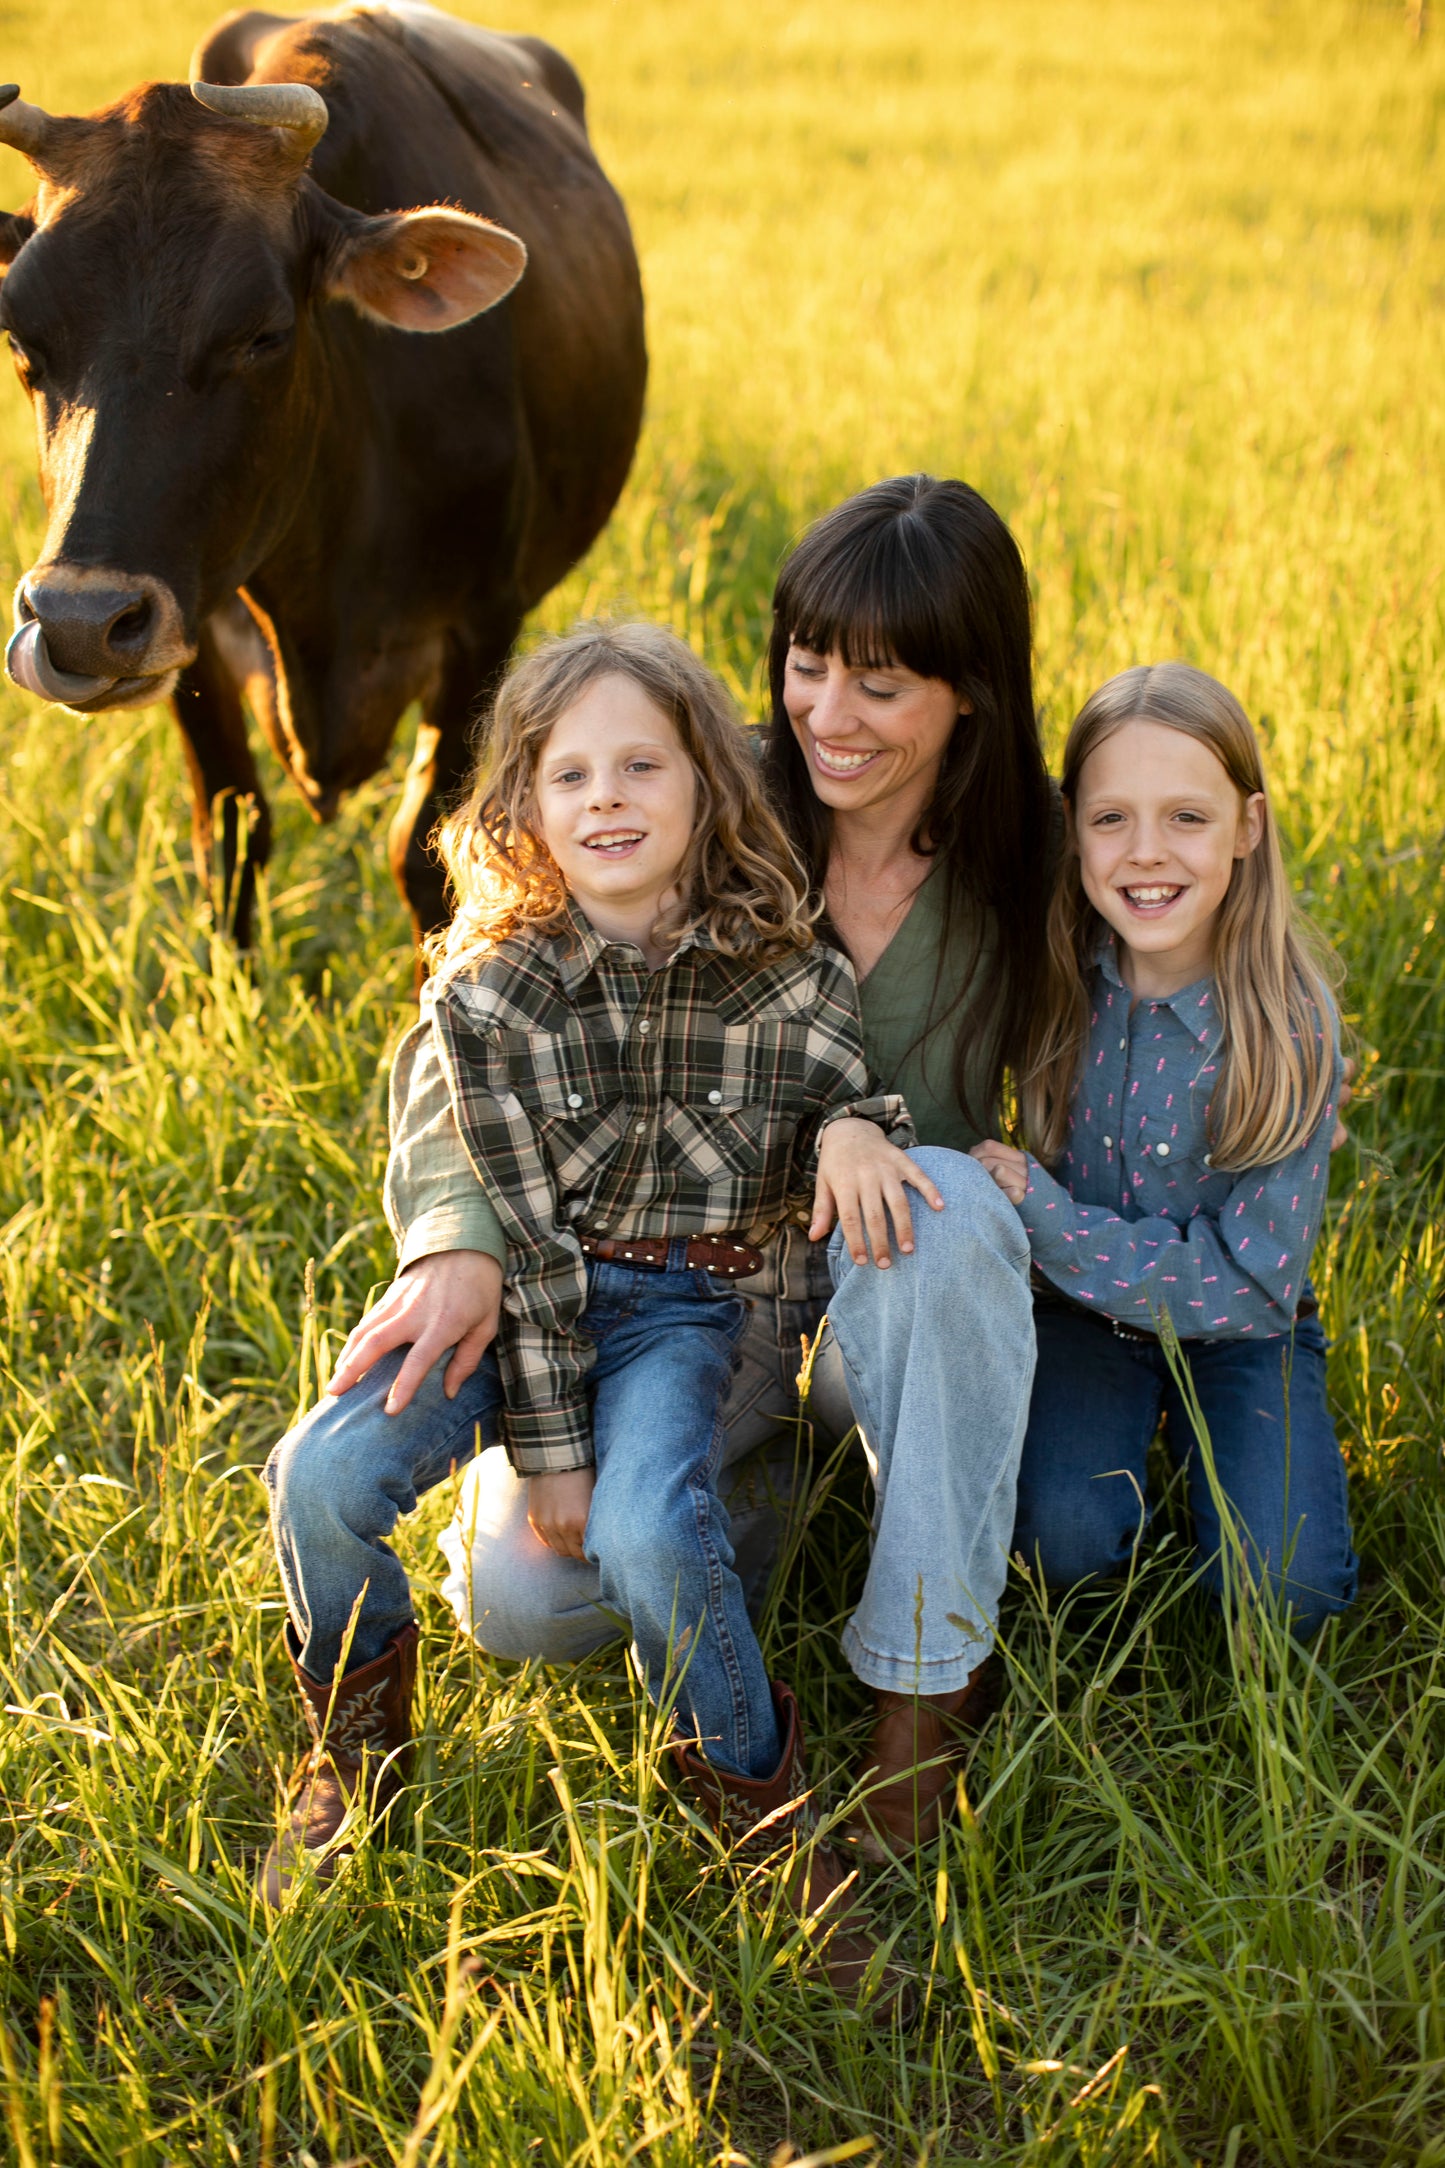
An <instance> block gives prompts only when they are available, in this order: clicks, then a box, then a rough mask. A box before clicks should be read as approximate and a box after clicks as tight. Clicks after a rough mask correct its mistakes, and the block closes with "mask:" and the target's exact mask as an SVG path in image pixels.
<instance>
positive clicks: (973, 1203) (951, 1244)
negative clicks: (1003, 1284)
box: [909, 1144, 1029, 1283]
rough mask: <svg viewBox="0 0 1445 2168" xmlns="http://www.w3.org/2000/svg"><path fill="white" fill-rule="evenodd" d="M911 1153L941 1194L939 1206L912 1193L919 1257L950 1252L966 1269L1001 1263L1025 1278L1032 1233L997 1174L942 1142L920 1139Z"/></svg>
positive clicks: (929, 1259)
mask: <svg viewBox="0 0 1445 2168" xmlns="http://www.w3.org/2000/svg"><path fill="white" fill-rule="evenodd" d="M909 1156H910V1157H911V1158H912V1159H914V1160H916V1161H917V1163H918V1165H919V1166H920V1167H921V1168H922V1170H923V1172H924V1173H925V1174H926V1175H927V1176H928V1178H929V1180H930V1181H931V1182H932V1183H933V1185H934V1187H935V1188H936V1189H937V1191H938V1193H939V1195H940V1196H941V1197H942V1199H943V1210H942V1211H941V1212H935V1211H934V1210H933V1209H932V1207H931V1206H929V1205H927V1204H925V1203H924V1202H923V1200H922V1199H921V1198H917V1197H910V1199H909V1210H910V1213H911V1216H912V1220H913V1236H914V1245H915V1246H914V1256H915V1258H916V1259H918V1260H919V1261H920V1262H921V1263H924V1264H925V1265H927V1264H928V1263H931V1262H932V1261H933V1260H934V1258H935V1257H936V1258H938V1259H940V1260H941V1259H944V1258H947V1259H949V1260H951V1261H952V1263H953V1265H954V1268H955V1272H958V1271H962V1272H963V1273H969V1272H973V1271H979V1270H982V1271H985V1272H987V1271H989V1270H991V1269H996V1268H997V1267H998V1266H999V1265H1003V1266H1006V1267H1008V1269H1009V1271H1010V1273H1011V1274H1014V1275H1017V1276H1018V1277H1019V1278H1020V1279H1021V1280H1023V1281H1024V1282H1025V1283H1026V1281H1027V1274H1028V1264H1029V1241H1028V1236H1027V1234H1026V1233H1025V1231H1024V1224H1023V1221H1022V1220H1021V1219H1020V1218H1019V1216H1018V1213H1017V1212H1016V1211H1015V1210H1014V1208H1013V1206H1012V1205H1011V1204H1010V1203H1009V1201H1008V1199H1007V1197H1005V1195H1004V1193H1003V1191H1002V1190H1001V1189H1000V1188H999V1186H998V1184H997V1183H996V1182H995V1181H994V1179H993V1177H992V1176H991V1175H989V1174H986V1173H985V1171H984V1169H983V1168H982V1167H981V1166H980V1165H979V1162H978V1161H977V1160H976V1159H970V1158H969V1156H968V1154H967V1152H954V1151H949V1150H948V1149H947V1148H946V1147H944V1146H942V1145H927V1144H925V1145H919V1146H918V1147H917V1148H916V1149H915V1150H914V1151H913V1152H912V1153H910V1155H909Z"/></svg>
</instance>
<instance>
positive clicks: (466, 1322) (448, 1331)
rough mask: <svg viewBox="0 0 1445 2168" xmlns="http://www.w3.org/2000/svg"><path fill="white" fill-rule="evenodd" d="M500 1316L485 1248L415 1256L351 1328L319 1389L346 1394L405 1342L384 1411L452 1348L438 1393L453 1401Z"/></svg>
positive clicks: (391, 1410) (493, 1265)
mask: <svg viewBox="0 0 1445 2168" xmlns="http://www.w3.org/2000/svg"><path fill="white" fill-rule="evenodd" d="M501 1313H502V1268H501V1266H500V1265H499V1264H498V1263H497V1260H496V1258H495V1257H488V1256H487V1254H486V1252H485V1251H484V1250H438V1251H437V1252H436V1254H435V1255H434V1256H431V1257H419V1258H418V1259H417V1261H416V1263H415V1264H414V1265H408V1266H407V1269H406V1271H405V1272H404V1273H403V1274H402V1275H401V1278H400V1279H399V1280H393V1281H392V1283H391V1285H390V1287H389V1288H388V1289H387V1291H386V1293H385V1294H384V1295H383V1296H382V1298H381V1300H380V1302H379V1303H378V1304H377V1306H376V1308H375V1309H374V1310H372V1311H371V1312H370V1313H369V1314H368V1315H367V1316H366V1317H364V1318H363V1319H362V1320H361V1323H360V1324H359V1325H358V1326H357V1327H356V1329H355V1331H354V1332H353V1333H352V1335H351V1337H350V1339H349V1340H348V1341H347V1343H346V1345H345V1347H344V1348H343V1349H342V1350H341V1360H340V1361H339V1362H338V1363H337V1365H336V1369H335V1371H334V1372H333V1374H332V1379H331V1383H330V1384H329V1385H328V1386H327V1388H326V1390H327V1392H328V1393H346V1392H350V1390H351V1388H352V1386H353V1385H355V1384H356V1383H357V1382H358V1381H359V1380H360V1379H361V1378H364V1377H365V1376H366V1373H367V1371H368V1370H369V1369H370V1368H371V1366H372V1364H373V1363H374V1362H379V1361H380V1359H381V1357H382V1356H383V1355H389V1354H390V1353H391V1351H392V1349H393V1348H398V1347H407V1346H410V1348H411V1353H410V1354H409V1355H408V1356H407V1358H406V1361H405V1362H404V1363H403V1364H402V1366H401V1368H400V1370H398V1372H397V1374H396V1376H395V1378H394V1379H393V1380H392V1386H391V1391H390V1392H389V1393H388V1394H387V1396H386V1412H387V1414H388V1415H400V1413H401V1411H402V1409H403V1408H404V1407H405V1406H406V1405H407V1403H408V1402H409V1401H410V1399H411V1397H412V1395H413V1394H414V1393H415V1391H416V1389H417V1387H418V1386H419V1385H420V1383H421V1381H422V1379H423V1378H424V1377H425V1376H426V1374H427V1372H428V1371H429V1370H430V1369H431V1367H432V1365H433V1364H434V1363H435V1362H436V1361H437V1360H438V1358H439V1357H440V1356H442V1355H444V1354H445V1353H446V1350H447V1349H448V1348H454V1349H455V1350H456V1353H455V1354H454V1355H453V1356H452V1359H451V1361H450V1362H449V1363H448V1364H447V1374H446V1376H445V1377H444V1378H443V1379H442V1390H443V1391H444V1392H445V1394H446V1396H447V1398H448V1400H455V1398H456V1396H457V1394H458V1393H459V1392H460V1391H461V1389H462V1387H463V1386H464V1385H465V1384H466V1382H467V1379H468V1378H469V1377H470V1376H471V1374H472V1372H473V1371H474V1370H475V1369H476V1367H477V1364H478V1363H479V1362H480V1361H481V1359H482V1357H483V1356H484V1355H485V1354H486V1352H487V1349H488V1348H489V1347H490V1346H491V1344H492V1341H493V1340H494V1339H495V1338H496V1333H497V1321H498V1319H499V1318H500V1316H501Z"/></svg>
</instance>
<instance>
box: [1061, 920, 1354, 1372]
mask: <svg viewBox="0 0 1445 2168" xmlns="http://www.w3.org/2000/svg"><path fill="white" fill-rule="evenodd" d="M1091 993H1092V1001H1091V1013H1090V1019H1089V1040H1088V1051H1087V1054H1086V1056H1085V1061H1084V1071H1083V1076H1082V1078H1081V1080H1080V1083H1079V1087H1078V1090H1077V1091H1076V1093H1075V1095H1074V1102H1073V1106H1072V1108H1071V1110H1070V1114H1069V1128H1068V1137H1067V1141H1066V1143H1065V1146H1064V1152H1063V1157H1062V1158H1061V1160H1060V1162H1059V1166H1058V1170H1057V1176H1055V1175H1053V1174H1050V1173H1049V1172H1048V1170H1047V1169H1046V1168H1045V1167H1043V1166H1041V1165H1040V1163H1039V1161H1038V1160H1037V1159H1035V1158H1034V1157H1033V1156H1032V1154H1030V1155H1029V1162H1028V1168H1029V1186H1028V1192H1027V1194H1026V1196H1025V1198H1024V1201H1023V1203H1022V1204H1021V1205H1020V1207H1019V1214H1020V1217H1021V1218H1022V1220H1023V1222H1024V1225H1025V1226H1026V1227H1027V1229H1028V1234H1029V1245H1030V1248H1031V1249H1032V1252H1033V1258H1034V1263H1035V1264H1036V1265H1037V1266H1038V1268H1039V1270H1040V1271H1041V1272H1042V1273H1043V1274H1044V1276H1045V1278H1046V1279H1048V1280H1049V1282H1050V1283H1051V1284H1052V1285H1053V1286H1054V1287H1056V1288H1058V1289H1059V1291H1060V1293H1062V1294H1064V1295H1067V1296H1068V1297H1069V1299H1070V1300H1071V1301H1073V1302H1078V1303H1083V1304H1085V1305H1087V1306H1088V1307H1089V1308H1090V1309H1095V1310H1100V1311H1102V1312H1103V1313H1104V1314H1105V1315H1107V1316H1109V1317H1116V1318H1122V1319H1124V1320H1125V1321H1126V1322H1128V1323H1129V1324H1131V1325H1134V1326H1137V1327H1139V1328H1140V1329H1142V1330H1144V1331H1150V1330H1152V1329H1154V1327H1155V1321H1156V1319H1157V1318H1158V1316H1159V1314H1160V1313H1161V1312H1162V1311H1164V1310H1167V1311H1168V1312H1169V1315H1170V1317H1171V1318H1172V1319H1173V1322H1174V1327H1175V1330H1176V1331H1177V1332H1178V1334H1179V1336H1180V1338H1181V1339H1185V1340H1191V1339H1196V1340H1197V1339H1217V1340H1228V1339H1245V1338H1266V1337H1268V1336H1270V1335H1272V1334H1277V1333H1284V1332H1287V1331H1288V1330H1289V1328H1290V1326H1291V1325H1292V1324H1293V1322H1294V1317H1295V1312H1296V1309H1297V1307H1298V1305H1299V1300H1300V1297H1301V1295H1302V1294H1303V1293H1304V1291H1305V1288H1306V1285H1307V1282H1306V1273H1307V1270H1308V1267H1309V1261H1310V1252H1311V1251H1312V1250H1313V1248H1314V1245H1315V1237H1316V1235H1317V1234H1318V1232H1319V1225H1320V1215H1321V1212H1322V1210H1323V1207H1324V1199H1325V1190H1326V1187H1327V1184H1328V1181H1329V1162H1330V1142H1331V1139H1332V1137H1333V1135H1334V1128H1335V1112H1336V1108H1337V1106H1338V1104H1339V1091H1340V1082H1341V1076H1342V1063H1341V1057H1340V1051H1339V1046H1338V1043H1337V1038H1336V1033H1335V1029H1334V1020H1333V1018H1332V1017H1325V1018H1322V1019H1320V1021H1319V1024H1318V1032H1319V1036H1320V1038H1321V1040H1322V1041H1323V1039H1324V1037H1325V1034H1326V1033H1327V1032H1328V1034H1329V1037H1330V1042H1331V1050H1332V1054H1333V1062H1334V1072H1333V1081H1332V1083H1331V1087H1330V1096H1329V1102H1328V1104H1327V1106H1326V1107H1325V1110H1324V1113H1323V1114H1322V1116H1321V1117H1320V1121H1319V1124H1318V1126H1317V1127H1316V1129H1315V1131H1314V1133H1313V1135H1312V1136H1310V1137H1309V1138H1308V1139H1307V1140H1306V1142H1305V1143H1304V1144H1303V1145H1302V1146H1301V1147H1300V1148H1299V1150H1297V1151H1294V1152H1291V1153H1290V1154H1289V1156H1288V1158H1286V1159H1281V1160H1277V1161H1276V1162H1275V1163H1274V1164H1273V1165H1272V1166H1267V1167H1252V1168H1250V1169H1248V1170H1247V1171H1246V1172H1244V1173H1238V1172H1232V1173H1223V1172H1218V1171H1216V1170H1215V1169H1214V1168H1213V1167H1211V1166H1210V1164H1209V1133H1208V1129H1207V1127H1206V1115H1207V1112H1208V1107H1209V1099H1210V1094H1211V1093H1212V1091H1213V1089H1214V1086H1215V1083H1216V1081H1217V1078H1218V1054H1219V1037H1220V1026H1219V1012H1218V1009H1217V1007H1216V1005H1215V1000H1214V986H1213V981H1212V980H1210V979H1199V980H1197V981H1196V982H1195V984H1194V985H1193V986H1187V987H1185V988H1184V990H1183V992H1182V993H1177V994H1171V995H1170V996H1169V997H1168V999H1167V1000H1160V1001H1153V1000H1147V999H1143V1000H1139V1001H1137V1002H1133V997H1132V996H1131V994H1130V992H1129V990H1128V988H1127V987H1126V986H1125V985H1124V984H1123V982H1122V981H1121V979H1120V977H1119V972H1118V966H1117V963H1116V960H1115V953H1114V944H1113V941H1112V940H1110V941H1109V942H1108V943H1107V945H1106V946H1105V947H1103V948H1102V949H1101V950H1100V953H1099V957H1098V960H1097V962H1096V963H1095V966H1094V975H1093V984H1092V988H1091ZM1131 1002H1133V1006H1132V1008H1131Z"/></svg>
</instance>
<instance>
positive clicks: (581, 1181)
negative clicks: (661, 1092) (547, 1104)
mask: <svg viewBox="0 0 1445 2168" xmlns="http://www.w3.org/2000/svg"><path fill="white" fill-rule="evenodd" d="M626 1120H627V1109H626V1108H625V1107H624V1106H623V1104H622V1102H621V1100H618V1101H617V1102H616V1103H615V1104H614V1105H613V1106H610V1107H594V1108H593V1109H592V1110H591V1111H590V1112H588V1113H585V1114H577V1113H575V1112H574V1111H573V1110H572V1109H571V1108H568V1109H567V1111H566V1112H565V1113H557V1114H545V1113H542V1112H540V1111H539V1112H536V1113H534V1114H533V1116H532V1124H533V1128H534V1129H535V1131H536V1135H537V1141H538V1143H539V1144H540V1145H541V1147H542V1150H543V1152H544V1153H545V1155H546V1158H547V1163H548V1165H549V1166H550V1167H551V1169H552V1178H553V1180H554V1181H555V1183H556V1185H557V1189H558V1193H559V1194H560V1195H561V1196H564V1197H571V1196H574V1195H575V1194H576V1193H577V1192H579V1191H584V1192H585V1191H587V1190H589V1189H590V1188H591V1187H593V1186H594V1183H595V1180H596V1178H597V1177H598V1176H599V1175H601V1174H602V1173H604V1172H605V1171H606V1168H607V1166H608V1164H609V1163H610V1161H611V1160H612V1158H613V1156H614V1155H615V1153H616V1152H617V1150H618V1147H619V1146H620V1144H621V1142H622V1133H623V1129H624V1127H625V1125H626Z"/></svg>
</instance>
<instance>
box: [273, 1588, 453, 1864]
mask: <svg viewBox="0 0 1445 2168" xmlns="http://www.w3.org/2000/svg"><path fill="white" fill-rule="evenodd" d="M416 1644H417V1629H416V1627H415V1626H414V1625H413V1626H405V1627H403V1628H402V1631H401V1632H400V1633H399V1634H397V1635H396V1637H395V1639H394V1640H393V1641H392V1642H391V1643H390V1645H389V1646H388V1647H387V1648H385V1649H384V1650H383V1651H382V1653H381V1655H380V1656H378V1657H377V1658H376V1659H375V1660H374V1662H372V1663H369V1664H364V1665H363V1666H362V1667H361V1669H360V1670H359V1671H348V1672H347V1674H346V1676H345V1677H344V1678H343V1679H339V1680H338V1681H337V1682H336V1684H335V1686H334V1687H331V1686H323V1685H322V1684H321V1683H320V1681H319V1680H317V1679H313V1678H312V1677H311V1676H310V1674H309V1673H308V1672H305V1671H303V1670H302V1669H301V1666H300V1665H299V1664H298V1663H297V1661H296V1658H295V1655H294V1654H293V1655H292V1657H291V1668H292V1670H293V1671H294V1672H295V1674H296V1684H297V1685H298V1686H299V1687H300V1689H301V1701H302V1706H303V1707H304V1709H305V1711H306V1722H307V1724H308V1725H309V1726H310V1729H311V1737H312V1740H313V1742H314V1744H313V1746H312V1748H311V1752H310V1753H309V1754H308V1755H307V1756H306V1758H305V1760H304V1761H303V1762H302V1763H301V1764H300V1766H299V1768H298V1769H297V1771H296V1774H295V1776H294V1777H293V1778H292V1780H291V1785H292V1791H293V1794H294V1804H293V1806H292V1809H291V1819H290V1821H289V1823H288V1824H287V1826H286V1828H285V1830H284V1831H283V1832H282V1834H281V1836H280V1837H279V1838H278V1839H277V1841H276V1843H275V1844H273V1845H272V1847H271V1849H270V1851H269V1852H268V1853H267V1854H266V1862H265V1865H264V1866H263V1867H262V1869H261V1883H260V1887H261V1895H262V1896H263V1897H264V1898H265V1900H266V1902H267V1904H268V1905H279V1904H280V1903H281V1902H282V1900H283V1899H284V1897H285V1895H286V1892H287V1891H288V1889H289V1888H290V1887H291V1884H292V1883H293V1882H294V1881H295V1880H296V1877H297V1876H298V1874H300V1873H301V1872H302V1871H303V1870H304V1869H305V1868H306V1867H307V1866H308V1864H309V1866H310V1867H311V1869H312V1871H313V1872H314V1873H315V1876H316V1879H317V1881H318V1882H329V1881H330V1880H331V1877H332V1876H333V1875H334V1874H335V1872H336V1870H337V1868H338V1867H339V1866H340V1865H341V1862H342V1861H343V1860H344V1859H347V1858H349V1857H350V1854H351V1847H350V1845H349V1844H341V1845H338V1844H337V1843H336V1836H337V1832H338V1831H339V1830H340V1828H341V1825H342V1823H343V1822H344V1821H345V1819H346V1815H347V1811H348V1809H349V1808H350V1806H351V1803H352V1801H353V1800H354V1799H355V1797H356V1794H357V1790H358V1788H359V1787H360V1785H361V1784H362V1783H363V1781H366V1780H368V1779H369V1781H370V1786H371V1811H372V1813H373V1814H374V1815H381V1814H383V1813H385V1811H386V1809H387V1808H388V1807H389V1806H390V1805H391V1802H392V1800H393V1799H394V1798H395V1797H396V1795H397V1793H398V1792H399V1791H400V1790H401V1787H402V1785H403V1784H404V1783H405V1781H406V1778H407V1774H408V1771H409V1769H410V1766H411V1694H412V1688H413V1686H414V1685H415V1684H416ZM287 1646H288V1649H289V1646H290V1631H289V1629H288V1631H287ZM328 1710H329V1711H330V1721H329V1722H328V1721H327V1712H328ZM323 1733H324V1736H323Z"/></svg>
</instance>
